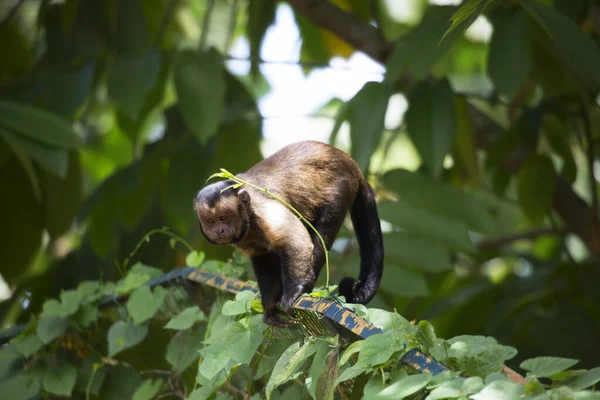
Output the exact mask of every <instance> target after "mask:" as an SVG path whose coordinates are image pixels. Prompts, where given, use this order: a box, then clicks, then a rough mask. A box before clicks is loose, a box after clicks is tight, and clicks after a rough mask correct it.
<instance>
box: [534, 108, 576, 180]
mask: <svg viewBox="0 0 600 400" xmlns="http://www.w3.org/2000/svg"><path fill="white" fill-rule="evenodd" d="M542 124H543V125H542V126H543V131H544V133H545V137H546V138H547V139H548V143H550V146H552V150H553V151H554V152H555V153H556V154H557V155H558V156H559V157H560V158H562V161H563V165H562V168H561V171H560V175H561V176H562V177H563V178H564V179H566V180H567V182H569V183H570V184H573V183H574V182H575V180H576V179H577V164H575V158H574V157H573V151H572V149H571V145H570V144H569V142H568V138H567V137H565V134H564V133H565V132H566V131H567V130H568V128H567V126H565V124H564V123H562V122H561V121H560V120H559V119H558V117H557V116H555V115H552V114H546V115H544V121H543V123H542Z"/></svg>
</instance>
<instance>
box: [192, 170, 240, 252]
mask: <svg viewBox="0 0 600 400" xmlns="http://www.w3.org/2000/svg"><path fill="white" fill-rule="evenodd" d="M234 183H235V182H232V181H230V180H227V181H221V182H217V183H213V184H211V185H208V186H206V187H204V188H203V189H202V190H200V192H198V195H197V196H196V198H195V199H194V211H195V212H196V217H197V218H198V223H199V224H200V231H201V232H202V234H203V235H204V237H205V238H206V239H207V240H208V241H209V242H211V243H213V244H232V243H235V242H237V241H239V240H240V239H242V238H243V237H244V235H245V234H246V232H247V231H248V227H249V225H250V218H249V213H248V208H249V205H250V195H249V194H248V192H247V191H246V189H243V188H242V189H234V188H231V187H230V188H228V189H226V190H225V191H223V193H221V190H222V189H225V188H227V187H228V186H231V185H233V184H234Z"/></svg>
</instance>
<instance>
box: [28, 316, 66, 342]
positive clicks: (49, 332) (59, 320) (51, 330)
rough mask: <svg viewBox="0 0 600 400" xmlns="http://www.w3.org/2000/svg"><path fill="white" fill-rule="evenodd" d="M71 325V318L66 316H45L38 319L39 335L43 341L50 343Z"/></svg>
mask: <svg viewBox="0 0 600 400" xmlns="http://www.w3.org/2000/svg"><path fill="white" fill-rule="evenodd" d="M68 326H69V320H68V319H67V318H64V317H44V318H41V319H40V320H39V321H38V325H37V331H36V332H37V336H38V337H39V338H40V340H41V341H42V343H44V344H48V343H50V342H51V341H53V340H54V339H56V338H57V337H58V336H59V335H61V334H62V333H63V332H64V331H65V330H66V329H67V327H68Z"/></svg>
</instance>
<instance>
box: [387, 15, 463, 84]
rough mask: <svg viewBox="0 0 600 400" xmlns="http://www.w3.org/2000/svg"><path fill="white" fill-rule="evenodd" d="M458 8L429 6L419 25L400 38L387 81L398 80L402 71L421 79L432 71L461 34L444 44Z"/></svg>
mask: <svg viewBox="0 0 600 400" xmlns="http://www.w3.org/2000/svg"><path fill="white" fill-rule="evenodd" d="M456 9H457V8H456V7H448V6H429V7H427V11H426V13H425V16H424V17H423V19H422V20H421V22H420V23H419V25H417V26H416V27H415V28H414V29H412V30H411V31H410V32H409V33H408V34H407V35H405V36H403V37H402V38H400V39H399V40H397V41H396V45H395V46H394V50H393V51H392V54H391V55H390V57H389V58H388V60H387V62H386V76H385V80H386V81H388V82H394V81H396V80H397V79H398V78H400V76H401V75H402V73H408V74H409V75H410V76H411V78H412V79H414V80H421V79H423V77H425V76H426V75H427V74H428V73H429V71H430V70H431V68H432V67H433V66H434V65H435V63H436V62H437V61H438V60H439V59H440V58H441V57H442V56H443V55H444V54H446V53H447V52H448V50H449V49H450V47H451V46H452V45H453V44H454V42H455V41H456V39H457V38H458V37H459V35H455V34H452V35H450V37H448V38H446V40H443V41H442V42H441V43H440V38H441V37H442V35H443V34H444V31H445V30H446V27H447V26H448V24H447V22H448V20H449V19H450V17H451V16H452V14H453V13H454V11H455V10H456Z"/></svg>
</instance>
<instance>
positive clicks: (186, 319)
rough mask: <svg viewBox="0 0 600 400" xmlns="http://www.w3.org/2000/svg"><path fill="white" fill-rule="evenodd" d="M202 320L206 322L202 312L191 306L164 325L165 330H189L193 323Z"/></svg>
mask: <svg viewBox="0 0 600 400" xmlns="http://www.w3.org/2000/svg"><path fill="white" fill-rule="evenodd" d="M204 320H206V316H205V315H204V313H203V312H202V310H200V309H199V308H198V307H196V306H191V307H188V308H186V309H185V310H183V311H181V312H180V313H179V314H177V315H176V316H174V317H173V318H172V319H171V320H170V321H169V323H168V324H167V325H165V329H175V330H185V329H189V328H191V327H192V325H194V323H196V322H198V321H204Z"/></svg>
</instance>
